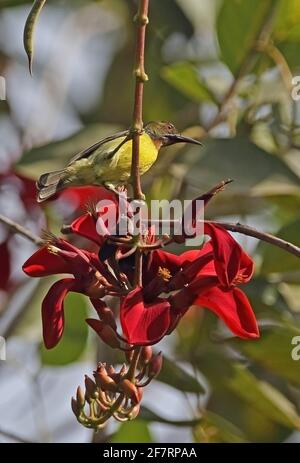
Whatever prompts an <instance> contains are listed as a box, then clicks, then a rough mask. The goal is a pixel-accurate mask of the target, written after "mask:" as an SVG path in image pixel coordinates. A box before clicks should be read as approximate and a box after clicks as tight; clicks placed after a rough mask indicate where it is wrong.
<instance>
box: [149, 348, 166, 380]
mask: <svg viewBox="0 0 300 463" xmlns="http://www.w3.org/2000/svg"><path fill="white" fill-rule="evenodd" d="M162 364H163V356H162V353H161V352H159V353H158V354H156V355H154V356H153V357H152V359H151V360H150V362H149V368H148V376H149V378H151V379H153V378H155V377H156V376H158V375H159V373H160V370H161V368H162Z"/></svg>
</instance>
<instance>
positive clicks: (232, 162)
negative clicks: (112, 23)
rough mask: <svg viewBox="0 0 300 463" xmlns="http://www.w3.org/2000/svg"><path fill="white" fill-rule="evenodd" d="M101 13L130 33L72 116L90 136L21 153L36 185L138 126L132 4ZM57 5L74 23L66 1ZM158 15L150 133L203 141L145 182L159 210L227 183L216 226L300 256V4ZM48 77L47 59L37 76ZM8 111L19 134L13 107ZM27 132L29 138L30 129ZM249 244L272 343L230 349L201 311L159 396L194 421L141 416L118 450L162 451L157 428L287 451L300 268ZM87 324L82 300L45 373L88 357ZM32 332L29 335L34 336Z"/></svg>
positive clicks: (169, 8) (275, 0)
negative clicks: (243, 229)
mask: <svg viewBox="0 0 300 463" xmlns="http://www.w3.org/2000/svg"><path fill="white" fill-rule="evenodd" d="M25 3H26V4H27V3H30V2H26V1H21V0H19V1H18V0H10V1H9V0H4V1H3V0H2V1H1V0H0V14H1V10H2V9H5V8H8V7H10V6H11V7H13V6H16V7H17V6H18V5H22V4H25ZM86 3H87V2H86V1H83V0H82V1H80V0H77V1H76V2H71V6H72V8H74V9H76V8H78V9H80V8H83V7H84V6H85V5H86ZM91 3H92V2H91ZM94 3H95V4H96V3H99V8H100V9H103V10H101V11H103V12H104V11H109V12H110V13H111V14H112V15H113V16H114V17H115V18H116V19H117V20H118V21H119V29H120V35H119V41H118V46H117V47H115V48H114V50H113V52H111V56H110V63H109V65H108V68H107V70H106V72H105V76H104V81H103V85H102V89H101V92H99V94H98V95H95V98H94V101H93V104H92V105H91V106H90V108H89V110H88V111H87V110H86V109H85V110H82V109H80V108H79V107H76V108H75V109H76V114H77V117H78V120H79V121H80V124H81V126H82V129H81V130H80V131H78V132H76V133H72V134H70V136H68V137H65V138H63V139H54V140H53V141H51V143H49V142H47V143H45V142H44V140H43V139H41V140H36V141H35V142H34V143H33V146H32V147H31V146H26V149H24V150H23V152H22V153H21V152H20V156H19V160H18V162H17V164H16V166H17V169H18V170H19V171H22V172H26V173H27V175H30V176H32V177H37V176H38V175H39V174H40V173H41V172H42V171H43V170H47V169H48V168H50V169H52V168H53V169H55V168H59V167H60V166H61V165H62V164H64V163H65V161H66V159H68V158H69V157H70V156H71V155H72V154H74V153H76V151H79V150H81V149H82V148H84V147H85V146H87V145H90V144H92V143H94V142H95V141H96V140H98V139H99V138H101V137H102V136H104V135H106V134H110V133H112V132H114V131H116V130H119V128H122V127H127V126H129V124H130V119H131V109H132V93H133V81H132V65H133V49H134V24H133V23H132V20H131V18H132V16H133V14H134V11H135V2H134V1H133V0H128V1H124V0H113V1H105V0H103V1H102V2H94ZM51 4H52V5H51V8H55V7H57V8H60V9H65V10H64V11H67V12H68V11H69V10H68V8H69V7H70V2H68V1H67V0H64V1H63V0H61V1H59V0H57V1H53V2H51ZM150 4H151V12H150V26H149V29H148V35H147V51H146V70H147V72H148V74H149V77H150V81H149V83H148V84H147V86H146V89H145V104H144V118H145V121H148V120H150V119H168V120H172V121H174V123H175V124H176V125H177V126H178V128H180V129H181V130H184V129H186V133H187V134H188V135H191V136H199V137H201V138H202V139H203V143H204V148H203V149H202V150H201V151H199V149H198V148H196V147H191V148H189V147H187V148H183V149H182V148H177V147H172V148H170V149H168V150H165V152H164V154H162V156H161V157H160V159H159V160H158V162H157V164H156V165H155V166H154V167H153V169H152V170H151V171H150V172H149V173H148V174H147V175H146V176H145V177H144V185H145V188H146V189H147V194H148V198H153V197H155V198H157V199H162V198H165V199H169V198H173V197H179V198H182V199H184V198H185V199H186V198H189V197H192V196H195V194H198V193H199V192H202V191H205V190H207V189H209V188H211V187H212V186H213V185H214V184H216V183H218V182H219V181H220V180H222V179H225V178H228V177H230V178H233V179H234V183H233V184H232V185H230V187H228V188H227V190H226V191H225V192H223V193H222V194H220V196H219V197H218V198H216V199H215V200H214V202H213V203H212V204H211V205H210V206H209V208H208V210H207V215H208V216H209V217H210V218H216V219H217V218H218V219H220V218H224V217H226V216H227V217H229V218H230V219H232V217H234V220H239V221H241V222H243V221H246V222H247V223H249V224H252V225H253V226H256V227H257V228H259V229H262V230H266V231H271V232H273V233H275V234H277V235H278V236H280V237H282V238H284V239H287V240H289V241H292V242H294V243H295V244H298V245H300V241H299V239H300V238H299V236H300V222H299V219H298V215H299V210H300V162H299V145H300V130H299V128H300V112H299V103H296V102H295V101H293V100H292V98H291V83H290V86H289V85H288V84H289V79H290V77H291V75H297V73H298V74H299V70H300V57H299V48H300V2H299V1H298V0H264V1H261V0H220V1H212V0H189V1H182V0H180V1H179V0H178V1H176V0H164V1H161V2H159V1H155V0H152V1H151V2H150ZM20 8H21V6H20ZM47 8H48V7H46V8H45V12H44V15H45V16H47ZM27 9H28V5H27V7H26V11H27ZM14 11H15V10H14ZM22 11H23V10H22ZM79 11H80V10H79ZM4 12H6V10H4ZM25 16H26V15H25V9H24V18H25ZM52 33H54V32H53V31H52ZM38 36H39V31H37V40H38ZM105 37H106V36H104V38H103V37H101V40H105ZM120 37H121V38H120ZM94 40H95V41H97V40H98V39H96V38H95V39H94ZM257 40H260V41H262V42H263V43H264V44H268V45H271V46H272V47H273V48H272V50H273V51H274V50H275V54H274V53H269V52H268V50H269V49H268V48H267V47H265V48H261V47H260V48H258V47H257ZM3 48H4V49H3V50H0V69H1V71H2V70H3V72H5V69H6V68H8V67H9V66H10V64H11V63H12V62H13V60H14V59H18V60H19V61H20V63H22V65H24V66H25V59H24V57H20V56H18V57H17V58H16V57H10V56H9V52H7V50H6V49H5V47H3ZM99 60H101V56H99ZM41 66H42V64H41V61H40V60H39V56H38V55H37V62H36V67H37V73H38V74H39V75H41V70H40V68H41ZM60 71H62V70H60ZM86 72H89V71H88V70H86ZM96 77H97V76H96ZM26 78H28V79H29V77H26ZM51 91H55V90H53V89H51V88H50V90H49V92H50V93H51ZM0 107H1V112H4V113H5V114H7V116H8V117H9V118H10V119H11V121H12V123H14V113H13V111H12V110H11V107H10V106H9V105H5V106H4V105H2V106H1V105H0ZM219 116H220V117H219ZM17 130H18V131H19V133H20V137H21V139H22V135H23V134H22V128H20V127H17ZM21 154H22V155H21ZM8 155H10V153H8ZM54 216H55V214H54ZM241 241H242V242H243V244H245V245H246V246H247V245H248V244H249V249H250V250H251V254H252V255H254V257H255V259H256V262H257V266H256V274H255V278H254V280H253V281H252V283H251V284H250V285H248V286H247V287H246V288H245V291H246V292H247V293H248V296H249V297H250V299H251V302H252V305H253V307H254V310H255V312H256V314H257V317H258V319H259V322H260V325H261V338H260V339H259V340H257V341H244V340H240V339H233V338H231V337H229V336H228V333H227V332H225V331H224V327H223V326H221V324H220V323H219V322H218V321H217V320H216V318H215V317H214V316H213V315H212V314H211V313H208V311H204V310H201V309H196V310H191V311H190V312H189V313H188V314H187V315H186V316H185V318H184V319H183V320H182V322H181V324H180V325H179V327H178V330H177V335H175V334H173V343H174V344H171V347H170V349H171V350H172V349H173V352H172V358H173V359H177V362H176V363H175V362H174V361H170V360H167V359H166V360H165V364H164V368H163V371H162V373H161V375H160V377H159V378H158V384H159V381H160V382H162V383H165V384H167V385H168V386H170V387H172V388H174V390H175V389H176V390H177V391H178V390H180V391H182V395H183V397H186V396H187V395H191V396H193V398H194V399H196V398H198V405H197V406H195V407H194V411H193V415H192V416H191V417H190V419H187V418H186V416H185V417H183V419H182V420H173V419H172V420H171V419H170V418H169V417H168V404H167V405H166V406H165V407H164V409H163V411H162V412H161V414H157V413H156V412H154V411H153V410H150V408H146V407H144V408H143V410H142V412H141V416H140V418H139V419H137V420H136V421H135V422H132V423H126V424H121V425H120V426H119V428H118V429H117V430H116V432H115V433H114V434H113V435H112V436H111V438H110V440H111V442H153V439H154V437H153V435H152V431H151V423H152V422H158V423H161V424H165V425H169V426H176V427H178V426H179V427H188V428H189V429H190V430H191V435H192V436H193V438H194V440H195V442H249V441H250V442H263V441H270V442H282V441H284V440H285V439H287V438H289V437H291V436H292V435H293V432H294V431H297V430H300V416H299V414H300V400H299V393H300V391H299V388H300V379H299V378H300V363H299V362H297V361H294V360H293V359H292V357H291V351H292V347H293V346H292V344H291V341H292V338H293V337H294V336H297V335H299V334H300V307H299V303H298V299H299V294H300V265H299V260H297V259H296V258H295V257H293V256H292V255H290V254H288V253H285V252H284V251H282V250H280V249H277V248H275V247H271V246H270V245H268V244H266V243H257V242H254V241H253V240H247V239H246V238H245V237H242V238H241ZM177 249H178V248H177ZM41 299H42V296H40V300H41ZM33 306H35V307H36V304H32V307H31V306H29V307H28V312H29V313H30V311H31V310H33ZM34 313H35V312H34ZM85 316H86V307H85V304H84V302H83V298H82V297H81V296H80V295H72V296H70V297H69V298H68V301H67V304H66V320H67V325H66V332H65V335H64V339H63V341H62V343H61V344H60V345H59V347H57V348H56V349H54V350H53V351H51V352H46V351H45V350H44V349H42V351H41V360H42V362H44V363H45V364H47V365H49V364H51V365H65V364H67V363H69V362H75V361H77V360H78V359H79V358H80V357H81V356H82V354H83V353H84V350H85V348H86V341H87V330H86V328H85V324H84V323H82V320H83V318H84V317H85ZM29 319H30V317H29ZM30 320H32V318H31V319H30ZM30 324H31V323H30V322H29V323H28V325H30ZM21 326H22V330H21V331H22V334H23V335H26V332H27V331H26V330H27V329H28V330H29V328H30V326H29V327H28V328H26V324H25V323H24V324H22V325H21ZM21 331H20V330H18V331H17V333H18V335H20V334H21ZM173 347H174V348H173ZM194 402H195V403H196V401H194ZM170 407H171V404H170ZM187 408H188V407H187Z"/></svg>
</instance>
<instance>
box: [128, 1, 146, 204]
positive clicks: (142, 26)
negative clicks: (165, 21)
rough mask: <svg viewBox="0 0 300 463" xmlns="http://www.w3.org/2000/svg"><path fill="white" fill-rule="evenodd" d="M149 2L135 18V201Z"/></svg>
mask: <svg viewBox="0 0 300 463" xmlns="http://www.w3.org/2000/svg"><path fill="white" fill-rule="evenodd" d="M148 8H149V0H140V1H139V9H138V12H137V14H136V16H135V18H134V20H135V21H136V22H137V37H136V61H135V69H134V75H135V98H134V108H133V120H132V128H131V130H132V134H133V138H132V165H131V181H132V186H133V194H134V198H135V199H143V193H142V189H141V177H140V170H139V165H140V135H141V133H142V131H143V95H144V83H145V82H147V81H148V76H147V74H146V72H145V37H146V27H147V24H148V22H149V20H148Z"/></svg>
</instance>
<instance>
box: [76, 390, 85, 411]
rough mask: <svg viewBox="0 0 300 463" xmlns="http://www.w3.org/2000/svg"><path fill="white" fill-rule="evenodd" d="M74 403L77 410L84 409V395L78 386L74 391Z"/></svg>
mask: <svg viewBox="0 0 300 463" xmlns="http://www.w3.org/2000/svg"><path fill="white" fill-rule="evenodd" d="M76 401H77V405H78V407H79V408H83V407H84V405H85V397H84V393H83V391H82V389H81V387H80V386H78V388H77V391H76Z"/></svg>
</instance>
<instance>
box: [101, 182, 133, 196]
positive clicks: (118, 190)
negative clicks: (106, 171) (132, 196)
mask: <svg viewBox="0 0 300 463" xmlns="http://www.w3.org/2000/svg"><path fill="white" fill-rule="evenodd" d="M103 186H104V187H105V188H106V189H107V190H109V191H112V192H113V193H115V195H117V196H118V197H122V198H124V197H127V189H126V188H119V187H117V188H116V187H115V185H114V184H113V183H109V182H104V184H103Z"/></svg>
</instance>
